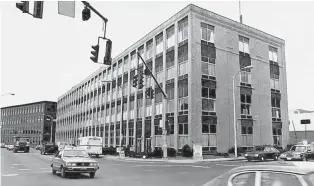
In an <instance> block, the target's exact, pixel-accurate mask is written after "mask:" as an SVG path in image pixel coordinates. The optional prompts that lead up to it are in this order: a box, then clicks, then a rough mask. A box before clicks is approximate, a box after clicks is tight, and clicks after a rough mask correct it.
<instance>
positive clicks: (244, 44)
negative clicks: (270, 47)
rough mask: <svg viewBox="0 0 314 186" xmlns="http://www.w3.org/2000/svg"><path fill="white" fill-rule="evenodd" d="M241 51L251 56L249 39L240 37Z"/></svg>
mask: <svg viewBox="0 0 314 186" xmlns="http://www.w3.org/2000/svg"><path fill="white" fill-rule="evenodd" d="M239 51H240V52H243V53H246V54H250V50H249V38H246V37H243V36H239Z"/></svg>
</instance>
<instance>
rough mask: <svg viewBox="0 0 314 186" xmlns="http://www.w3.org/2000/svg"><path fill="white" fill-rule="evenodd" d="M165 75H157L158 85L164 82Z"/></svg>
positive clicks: (160, 73)
mask: <svg viewBox="0 0 314 186" xmlns="http://www.w3.org/2000/svg"><path fill="white" fill-rule="evenodd" d="M163 75H164V74H163V73H162V72H159V73H157V74H156V80H157V82H158V83H162V82H163V81H164V80H163V78H164V76H163Z"/></svg>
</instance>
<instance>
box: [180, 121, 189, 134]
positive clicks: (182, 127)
mask: <svg viewBox="0 0 314 186" xmlns="http://www.w3.org/2000/svg"><path fill="white" fill-rule="evenodd" d="M188 134H189V125H188V123H179V135H188Z"/></svg>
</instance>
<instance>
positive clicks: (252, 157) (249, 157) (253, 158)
mask: <svg viewBox="0 0 314 186" xmlns="http://www.w3.org/2000/svg"><path fill="white" fill-rule="evenodd" d="M245 159H247V160H260V157H259V156H245Z"/></svg>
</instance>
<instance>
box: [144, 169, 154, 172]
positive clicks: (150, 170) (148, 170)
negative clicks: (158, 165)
mask: <svg viewBox="0 0 314 186" xmlns="http://www.w3.org/2000/svg"><path fill="white" fill-rule="evenodd" d="M144 171H145V172H152V171H155V170H153V169H147V170H144Z"/></svg>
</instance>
